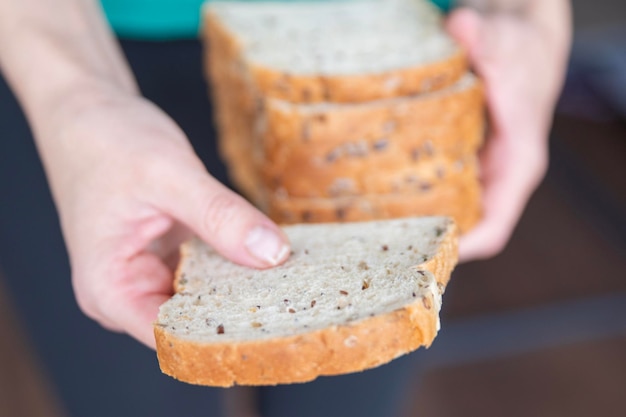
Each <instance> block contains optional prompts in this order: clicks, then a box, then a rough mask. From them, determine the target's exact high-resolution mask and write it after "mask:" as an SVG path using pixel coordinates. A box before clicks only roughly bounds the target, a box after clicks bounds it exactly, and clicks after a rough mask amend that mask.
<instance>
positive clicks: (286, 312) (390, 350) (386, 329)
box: [154, 217, 457, 386]
mask: <svg viewBox="0 0 626 417" xmlns="http://www.w3.org/2000/svg"><path fill="white" fill-rule="evenodd" d="M284 230H285V233H286V234H287V236H288V237H289V239H290V241H291V244H292V255H291V257H290V258H289V259H288V260H287V262H286V263H285V264H284V265H281V266H278V267H276V268H273V269H268V270H254V269H250V268H246V267H242V266H238V265H234V264H232V263H230V262H228V261H226V260H225V259H223V258H221V257H220V256H219V255H218V254H216V253H215V252H214V251H213V250H212V249H211V248H209V247H208V246H206V245H205V244H204V243H202V242H200V241H199V240H193V241H190V242H188V243H187V244H186V245H184V246H183V248H182V259H181V263H180V266H179V268H178V271H177V279H176V285H175V288H176V291H177V293H176V294H175V295H174V296H173V297H172V298H171V299H170V300H169V301H167V302H166V303H165V304H164V305H163V306H161V308H160V312H159V316H158V320H157V322H156V323H155V325H154V332H155V337H156V343H157V356H158V359H159V364H160V366H161V369H162V371H163V372H164V373H166V374H168V375H171V376H173V377H174V378H177V379H179V380H181V381H185V382H189V383H192V384H200V385H212V386H231V385H234V384H238V385H275V384H284V383H294V382H305V381H310V380H312V379H315V378H317V377H318V376H321V375H336V374H343V373H349V372H357V371H362V370H365V369H368V368H372V367H375V366H379V365H381V364H384V363H386V362H389V361H391V360H393V359H394V358H397V357H398V356H400V355H403V354H405V353H408V352H410V351H412V350H415V349H417V348H418V347H420V346H429V345H430V344H431V343H432V342H433V339H434V338H435V335H436V334H437V331H438V330H439V316H438V313H439V310H440V308H441V295H442V294H443V291H444V289H445V286H446V284H447V282H448V279H449V277H450V273H451V271H452V269H453V268H454V266H455V264H456V260H457V232H456V227H455V225H454V223H453V222H452V221H451V220H449V219H447V218H442V217H431V218H407V219H401V220H392V221H379V222H367V223H350V224H321V225H297V226H290V227H285V228H284Z"/></svg>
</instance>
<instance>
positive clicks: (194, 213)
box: [154, 161, 290, 268]
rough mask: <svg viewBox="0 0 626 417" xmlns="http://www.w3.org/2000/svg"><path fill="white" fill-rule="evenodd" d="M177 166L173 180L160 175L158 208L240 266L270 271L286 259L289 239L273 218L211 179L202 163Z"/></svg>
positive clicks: (157, 197)
mask: <svg viewBox="0 0 626 417" xmlns="http://www.w3.org/2000/svg"><path fill="white" fill-rule="evenodd" d="M177 165H178V166H177V167H176V172H175V173H174V174H173V175H166V176H163V175H162V173H161V175H159V179H158V185H159V188H158V189H157V190H156V194H157V195H156V198H155V200H156V201H155V202H154V204H156V205H157V206H158V207H159V208H160V209H162V210H164V211H166V212H167V213H168V214H170V215H171V216H173V217H175V218H176V219H177V220H179V221H180V222H182V223H184V224H185V225H186V226H187V227H189V228H190V229H191V230H192V231H193V232H194V233H196V234H197V235H198V236H199V237H200V238H201V239H202V240H204V241H205V242H206V243H208V244H209V245H211V246H212V247H213V248H214V249H215V250H216V251H218V252H219V253H220V254H222V255H223V256H225V257H226V258H228V259H230V260H232V261H234V262H236V263H239V264H242V265H246V266H251V267H255V268H268V267H272V266H276V265H278V264H280V263H282V262H284V261H285V260H286V259H287V257H288V256H289V251H290V247H289V242H288V240H287V237H286V236H285V234H284V233H283V232H282V230H281V229H280V228H279V227H278V226H276V224H274V223H273V222H272V221H271V220H270V219H269V218H267V217H266V216H265V215H264V214H262V213H261V212H260V211H259V210H257V209H256V208H254V207H253V206H252V205H251V204H250V203H248V202H247V201H246V200H244V199H243V198H242V197H241V196H239V195H237V194H235V193H234V192H232V191H230V190H229V189H228V188H226V187H225V186H224V185H223V184H221V183H220V182H219V181H217V180H216V179H215V178H213V177H212V176H211V175H209V173H208V172H206V170H205V169H204V167H203V166H202V164H201V163H200V162H199V161H196V163H195V164H186V165H185V166H184V168H182V167H181V166H180V165H181V164H177ZM191 165H193V166H191ZM172 171H173V170H172ZM164 182H165V184H163V183H164Z"/></svg>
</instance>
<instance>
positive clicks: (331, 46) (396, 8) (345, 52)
mask: <svg viewBox="0 0 626 417" xmlns="http://www.w3.org/2000/svg"><path fill="white" fill-rule="evenodd" d="M203 20H204V22H205V25H204V30H205V34H206V37H207V38H209V42H210V44H209V48H218V49H219V50H220V51H219V52H220V53H222V54H224V55H226V56H230V57H233V58H234V59H235V61H234V62H236V65H237V66H238V70H239V71H240V72H242V73H244V74H245V76H246V77H247V78H248V79H249V80H250V82H251V84H252V85H253V87H254V88H255V89H256V90H258V91H259V93H261V94H262V95H264V96H267V97H274V98H279V99H283V100H287V101H289V102H293V103H302V102H304V103H312V102H343V103H345V102H362V101H369V100H376V99H381V98H385V97H397V96H404V95H411V94H419V93H423V92H428V91H435V90H438V89H441V88H444V87H445V86H447V85H450V84H452V83H454V82H455V81H456V80H457V79H459V78H460V77H461V76H462V74H464V73H465V72H466V71H467V68H468V64H467V59H466V56H465V54H464V53H463V51H462V50H461V49H460V48H459V47H458V45H456V44H455V42H454V41H453V40H452V39H451V38H450V37H449V36H448V35H447V34H446V33H445V31H444V30H443V27H442V25H441V15H440V13H438V11H437V10H436V8H435V7H434V6H433V5H431V4H429V3H428V2H425V1H423V0H362V1H347V2H302V3H298V2H295V3H285V2H262V3H254V2H246V1H242V2H231V1H217V2H209V3H207V6H206V7H205V9H204V19H203ZM212 39H220V40H219V41H218V42H211V40H212ZM416 43H419V47H416Z"/></svg>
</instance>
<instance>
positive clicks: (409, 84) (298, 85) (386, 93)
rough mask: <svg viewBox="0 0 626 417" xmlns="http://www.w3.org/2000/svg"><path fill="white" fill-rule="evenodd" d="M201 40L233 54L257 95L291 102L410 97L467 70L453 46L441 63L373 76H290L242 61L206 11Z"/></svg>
mask: <svg viewBox="0 0 626 417" xmlns="http://www.w3.org/2000/svg"><path fill="white" fill-rule="evenodd" d="M203 33H204V40H205V41H206V42H207V43H208V44H209V50H210V49H220V51H221V52H222V53H223V54H224V55H226V56H228V57H230V58H234V59H235V60H237V61H238V62H239V64H240V65H241V66H242V68H241V69H242V70H244V71H246V72H247V73H248V74H249V79H250V81H251V85H252V86H253V88H254V89H255V90H257V91H258V92H259V93H260V94H261V95H263V96H266V97H271V98H277V99H281V100H286V101H289V102H292V103H319V102H334V103H360V102H365V101H371V100H379V99H384V98H389V97H400V96H409V95H414V94H422V93H427V92H431V91H437V90H440V89H444V88H446V87H448V86H450V85H452V84H454V83H455V82H456V81H457V80H459V79H460V78H461V77H462V76H463V74H465V73H466V72H467V70H468V61H467V56H466V54H465V52H464V51H463V50H462V49H460V48H459V49H457V50H456V52H455V53H453V54H452V55H451V56H449V57H447V58H444V59H442V60H440V61H434V62H431V63H422V64H419V65H416V66H414V67H409V68H402V69H396V70H391V71H384V72H382V73H374V74H352V75H330V76H320V75H318V74H313V75H308V74H288V73H285V72H283V71H276V70H273V69H271V68H267V67H264V66H261V65H258V64H255V63H252V62H246V63H244V62H243V57H242V47H241V45H240V44H239V42H238V40H237V38H236V36H235V35H234V34H232V33H230V32H229V30H228V29H227V28H225V27H224V25H222V23H221V22H220V19H219V17H217V16H215V15H214V14H213V13H212V12H211V11H210V9H208V8H207V9H206V11H205V12H204V13H203Z"/></svg>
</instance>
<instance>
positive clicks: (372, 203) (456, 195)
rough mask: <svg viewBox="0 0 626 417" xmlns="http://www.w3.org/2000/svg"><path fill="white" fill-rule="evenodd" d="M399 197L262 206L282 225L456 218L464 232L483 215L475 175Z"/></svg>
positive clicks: (293, 201)
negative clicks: (421, 217) (440, 216)
mask: <svg viewBox="0 0 626 417" xmlns="http://www.w3.org/2000/svg"><path fill="white" fill-rule="evenodd" d="M415 185H416V189H415V190H414V191H412V192H402V193H396V194H363V195H354V196H344V197H336V198H278V197H276V196H274V197H272V198H270V199H268V200H267V202H266V204H267V206H266V207H263V208H264V210H265V211H266V212H267V213H268V215H269V216H270V217H271V218H272V220H274V221H275V222H277V223H279V224H293V223H302V222H304V223H325V222H354V221H366V220H376V219H394V218H401V217H409V216H433V215H442V216H449V217H451V218H453V219H454V220H455V221H456V223H457V225H458V227H459V229H460V231H461V233H465V232H467V231H469V230H470V229H471V228H472V227H473V226H475V225H476V224H477V223H478V221H479V220H480V218H481V215H482V211H483V210H482V200H481V187H480V183H479V181H478V178H477V177H476V176H473V175H466V176H457V177H455V178H454V179H449V180H447V181H445V182H442V183H439V184H437V185H435V186H432V187H429V186H426V187H423V188H419V187H420V183H419V182H417V183H416V184H415Z"/></svg>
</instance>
